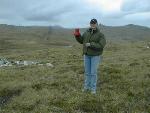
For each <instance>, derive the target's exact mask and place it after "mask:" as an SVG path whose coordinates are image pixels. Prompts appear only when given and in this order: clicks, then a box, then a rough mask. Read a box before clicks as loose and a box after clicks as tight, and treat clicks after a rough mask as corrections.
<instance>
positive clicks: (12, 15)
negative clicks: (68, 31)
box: [0, 0, 150, 27]
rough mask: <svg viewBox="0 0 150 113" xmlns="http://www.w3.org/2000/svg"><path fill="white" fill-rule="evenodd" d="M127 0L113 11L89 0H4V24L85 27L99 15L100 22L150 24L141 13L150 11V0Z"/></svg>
mask: <svg viewBox="0 0 150 113" xmlns="http://www.w3.org/2000/svg"><path fill="white" fill-rule="evenodd" d="M123 1H124V2H123V5H122V7H121V11H119V12H113V13H110V14H109V13H108V12H102V11H101V10H98V9H96V8H95V7H93V8H92V7H88V4H86V3H85V2H86V0H76V1H75V0H60V1H56V0H41V1H37V0H0V24H1V23H6V24H15V25H20V24H22V25H62V26H64V27H78V26H79V27H84V26H88V25H89V20H90V19H91V18H97V19H98V21H99V23H102V24H106V25H107V24H108V25H122V24H128V23H139V24H143V25H146V23H148V21H147V19H149V17H148V16H147V15H148V14H144V15H142V16H143V18H139V17H138V16H141V15H138V13H143V12H150V5H149V4H150V1H149V0H141V1H139V0H123ZM144 20H146V21H145V22H144ZM147 25H148V24H147Z"/></svg>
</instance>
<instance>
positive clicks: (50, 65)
mask: <svg viewBox="0 0 150 113" xmlns="http://www.w3.org/2000/svg"><path fill="white" fill-rule="evenodd" d="M46 66H49V67H54V65H53V64H51V63H46Z"/></svg>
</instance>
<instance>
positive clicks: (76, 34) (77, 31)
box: [74, 28, 81, 37]
mask: <svg viewBox="0 0 150 113" xmlns="http://www.w3.org/2000/svg"><path fill="white" fill-rule="evenodd" d="M74 36H75V37H79V36H81V34H80V30H79V29H78V28H77V29H75V31H74Z"/></svg>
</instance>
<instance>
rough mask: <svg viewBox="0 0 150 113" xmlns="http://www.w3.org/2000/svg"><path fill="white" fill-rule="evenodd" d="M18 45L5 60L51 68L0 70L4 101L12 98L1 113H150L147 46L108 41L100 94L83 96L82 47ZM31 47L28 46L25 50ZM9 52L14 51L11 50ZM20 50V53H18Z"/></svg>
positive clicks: (4, 53)
mask: <svg viewBox="0 0 150 113" xmlns="http://www.w3.org/2000/svg"><path fill="white" fill-rule="evenodd" d="M24 42H25V43H22V46H20V45H17V44H20V42H15V45H16V47H15V48H14V49H10V48H7V51H6V52H5V51H3V52H2V54H1V56H3V57H6V58H7V59H13V60H37V61H42V62H50V63H52V64H53V65H54V68H50V67H46V66H13V67H4V68H0V97H7V96H8V97H10V98H8V101H7V102H6V103H5V105H2V106H1V109H0V112H1V113H149V112H150V107H149V106H150V71H149V70H150V58H149V56H150V49H146V48H144V44H143V43H142V42H134V43H133V42H128V41H122V42H120V43H117V42H116V43H114V42H112V41H108V43H107V47H106V48H105V51H104V54H103V58H102V62H101V65H100V68H99V71H98V72H99V76H98V77H99V80H98V84H97V86H98V87H97V94H96V95H91V94H89V93H83V92H82V91H81V89H82V87H83V81H84V76H83V74H84V69H83V57H82V46H81V45H79V44H77V43H73V44H74V45H73V47H72V48H66V47H63V46H60V47H58V46H54V45H53V46H51V45H49V44H48V43H51V42H47V43H45V42H41V45H40V41H37V40H36V43H34V44H33V45H32V44H31V45H32V46H30V44H28V43H27V41H24ZM26 44H28V45H26ZM7 47H9V46H7ZM19 47H20V48H19Z"/></svg>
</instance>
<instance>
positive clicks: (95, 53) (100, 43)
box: [74, 19, 106, 94]
mask: <svg viewBox="0 0 150 113" xmlns="http://www.w3.org/2000/svg"><path fill="white" fill-rule="evenodd" d="M74 36H75V38H76V40H77V41H78V42H79V43H80V44H83V55H84V70H85V81H84V89H83V91H88V90H89V91H90V92H91V93H92V94H96V84H97V70H98V67H99V63H100V61H101V55H102V53H103V49H104V47H105V45H106V40H105V37H104V34H102V33H101V32H100V30H99V29H98V22H97V20H96V19H92V20H91V21H90V28H89V29H87V30H86V31H85V32H84V33H83V35H81V34H80V31H79V29H75V32H74Z"/></svg>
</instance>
